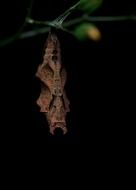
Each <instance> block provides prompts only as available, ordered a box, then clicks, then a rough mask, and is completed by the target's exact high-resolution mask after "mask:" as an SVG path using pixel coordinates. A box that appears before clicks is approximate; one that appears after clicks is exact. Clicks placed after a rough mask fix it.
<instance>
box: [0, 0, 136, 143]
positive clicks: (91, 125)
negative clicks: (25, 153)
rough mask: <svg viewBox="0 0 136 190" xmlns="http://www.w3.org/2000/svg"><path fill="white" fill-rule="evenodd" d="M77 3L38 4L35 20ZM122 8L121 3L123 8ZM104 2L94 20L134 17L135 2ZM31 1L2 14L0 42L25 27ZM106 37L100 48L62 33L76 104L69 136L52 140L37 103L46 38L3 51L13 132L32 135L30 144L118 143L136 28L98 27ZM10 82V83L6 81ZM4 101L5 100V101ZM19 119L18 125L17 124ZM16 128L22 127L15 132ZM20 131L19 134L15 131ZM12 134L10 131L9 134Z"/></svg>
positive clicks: (132, 24)
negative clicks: (25, 18) (119, 16)
mask: <svg viewBox="0 0 136 190" xmlns="http://www.w3.org/2000/svg"><path fill="white" fill-rule="evenodd" d="M74 2H76V1H75V0H57V1H56V0H46V1H42V0H35V3H34V7H33V11H32V16H33V18H35V19H37V20H45V19H54V18H56V17H57V16H58V15H59V14H61V13H62V12H63V11H64V10H66V9H67V8H68V7H69V6H71V5H73V4H74ZM119 2H120V3H119ZM122 2H123V1H112V0H111V1H108V0H105V1H104V3H103V6H102V7H101V8H100V9H99V10H97V11H96V12H95V13H94V15H98V16H99V15H105V16H106V15H107V16H110V15H127V14H130V13H134V12H135V10H134V4H133V1H128V3H122ZM27 3H28V1H17V2H15V1H9V2H8V6H7V4H5V5H2V6H1V9H3V10H5V9H6V11H4V13H3V12H1V14H2V17H1V18H4V19H2V22H1V29H2V30H1V36H2V37H5V36H9V35H11V34H13V33H14V32H15V31H16V30H17V29H18V27H19V26H20V25H21V24H22V21H23V19H24V16H25V13H26V11H25V7H26V4H27ZM96 25H97V27H98V28H99V29H100V31H101V33H102V40H101V41H100V42H93V41H87V42H79V41H78V40H77V39H75V38H74V37H73V36H71V35H70V34H67V33H64V32H62V31H58V32H57V33H58V37H59V39H60V43H61V48H62V60H63V64H64V65H65V67H66V69H67V73H68V81H67V84H66V90H67V94H68V97H69V99H70V101H71V112H70V113H69V114H68V129H69V133H68V134H67V135H66V136H61V134H58V135H57V136H56V137H52V136H51V135H50V134H49V133H48V127H47V123H46V121H45V119H44V117H43V116H42V114H40V113H39V112H38V107H37V106H36V103H35V101H36V99H37V98H38V96H39V92H40V84H39V81H38V79H37V78H35V76H34V75H35V72H36V69H37V67H38V64H40V63H41V61H42V55H43V54H42V51H43V46H44V43H45V40H46V37H47V34H45V35H40V36H36V37H33V38H30V39H25V40H22V41H21V40H20V41H17V42H15V43H12V44H10V45H8V46H6V47H3V48H2V49H1V53H2V56H1V57H2V65H3V67H4V71H6V73H7V76H8V77H9V78H8V77H4V78H3V80H4V92H5V94H6V95H7V96H9V93H8V89H7V88H8V86H10V87H11V88H12V90H11V91H10V99H8V100H7V101H8V102H9V104H8V105H10V106H9V108H8V109H10V108H15V109H13V110H14V111H12V109H10V111H8V113H9V112H11V113H13V117H12V119H11V123H12V121H13V125H12V129H13V130H12V131H15V132H16V133H18V135H19V134H20V135H21V132H19V131H20V129H21V131H22V132H24V134H29V138H30V139H31V143H32V144H33V143H41V144H43V145H44V144H46V145H48V144H83V143H90V144H92V145H93V144H94V143H107V142H109V141H110V142H112V143H114V142H116V140H117V139H118V138H120V133H121V132H122V131H124V130H125V129H124V128H123V120H124V118H123V116H122V109H123V108H124V109H125V106H126V104H125V100H126V93H127V92H128V89H129V84H128V83H129V82H128V81H129V80H130V78H129V76H130V70H129V68H130V67H131V68H133V64H134V60H133V57H134V47H133V46H135V39H136V37H135V35H136V27H135V25H136V23H135V22H132V21H126V22H112V23H109V22H106V23H97V24H96ZM6 78H8V80H6ZM4 96H5V95H4ZM16 118H18V119H19V120H18V121H17V120H16ZM16 126H17V127H16ZM14 129H15V130H14ZM8 130H9V131H11V128H10V126H9V127H7V131H8Z"/></svg>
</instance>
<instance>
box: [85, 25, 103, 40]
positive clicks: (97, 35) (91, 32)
mask: <svg viewBox="0 0 136 190" xmlns="http://www.w3.org/2000/svg"><path fill="white" fill-rule="evenodd" d="M86 33H87V36H88V37H89V38H90V39H92V40H94V41H99V40H100V39H101V32H100V31H99V29H98V28H96V27H95V26H93V27H92V26H91V27H89V28H88V29H87V31H86Z"/></svg>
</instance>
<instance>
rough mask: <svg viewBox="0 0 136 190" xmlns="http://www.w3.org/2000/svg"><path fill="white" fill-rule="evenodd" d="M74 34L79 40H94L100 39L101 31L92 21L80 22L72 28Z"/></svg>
mask: <svg viewBox="0 0 136 190" xmlns="http://www.w3.org/2000/svg"><path fill="white" fill-rule="evenodd" d="M73 32H74V35H75V36H76V37H77V38H78V39H79V40H82V41H83V40H86V39H91V40H94V41H99V40H100V39H101V32H100V31H99V29H98V28H97V27H96V26H95V25H94V24H92V23H82V24H79V25H78V26H76V28H75V29H74V31H73Z"/></svg>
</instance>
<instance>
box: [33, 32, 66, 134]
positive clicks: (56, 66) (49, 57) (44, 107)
mask: <svg viewBox="0 0 136 190" xmlns="http://www.w3.org/2000/svg"><path fill="white" fill-rule="evenodd" d="M36 76H37V77H38V78H40V80H41V82H42V88H41V94H40V96H39V98H38V100H37V104H38V105H39V106H40V108H41V109H40V112H43V113H45V115H46V118H47V121H48V124H49V128H50V133H52V134H54V130H55V129H56V128H61V129H62V130H63V134H66V133H67V128H66V113H67V112H69V100H68V98H67V96H66V92H65V90H64V86H65V83H66V77H67V76H66V70H65V68H64V67H62V64H61V53H60V44H59V40H58V38H57V36H56V35H55V34H54V33H51V32H50V33H49V35H48V38H47V42H46V48H45V54H44V58H43V62H42V64H41V65H39V67H38V70H37V73H36Z"/></svg>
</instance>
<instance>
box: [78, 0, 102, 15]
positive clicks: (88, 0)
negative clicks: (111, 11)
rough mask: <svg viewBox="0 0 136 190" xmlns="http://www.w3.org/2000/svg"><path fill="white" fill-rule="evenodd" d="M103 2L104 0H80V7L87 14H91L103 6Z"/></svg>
mask: <svg viewBox="0 0 136 190" xmlns="http://www.w3.org/2000/svg"><path fill="white" fill-rule="evenodd" d="M102 2H103V0H80V4H79V6H78V9H79V10H81V11H83V12H85V13H87V14H90V13H92V12H94V11H95V10H96V9H98V8H99V7H100V6H101V4H102Z"/></svg>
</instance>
